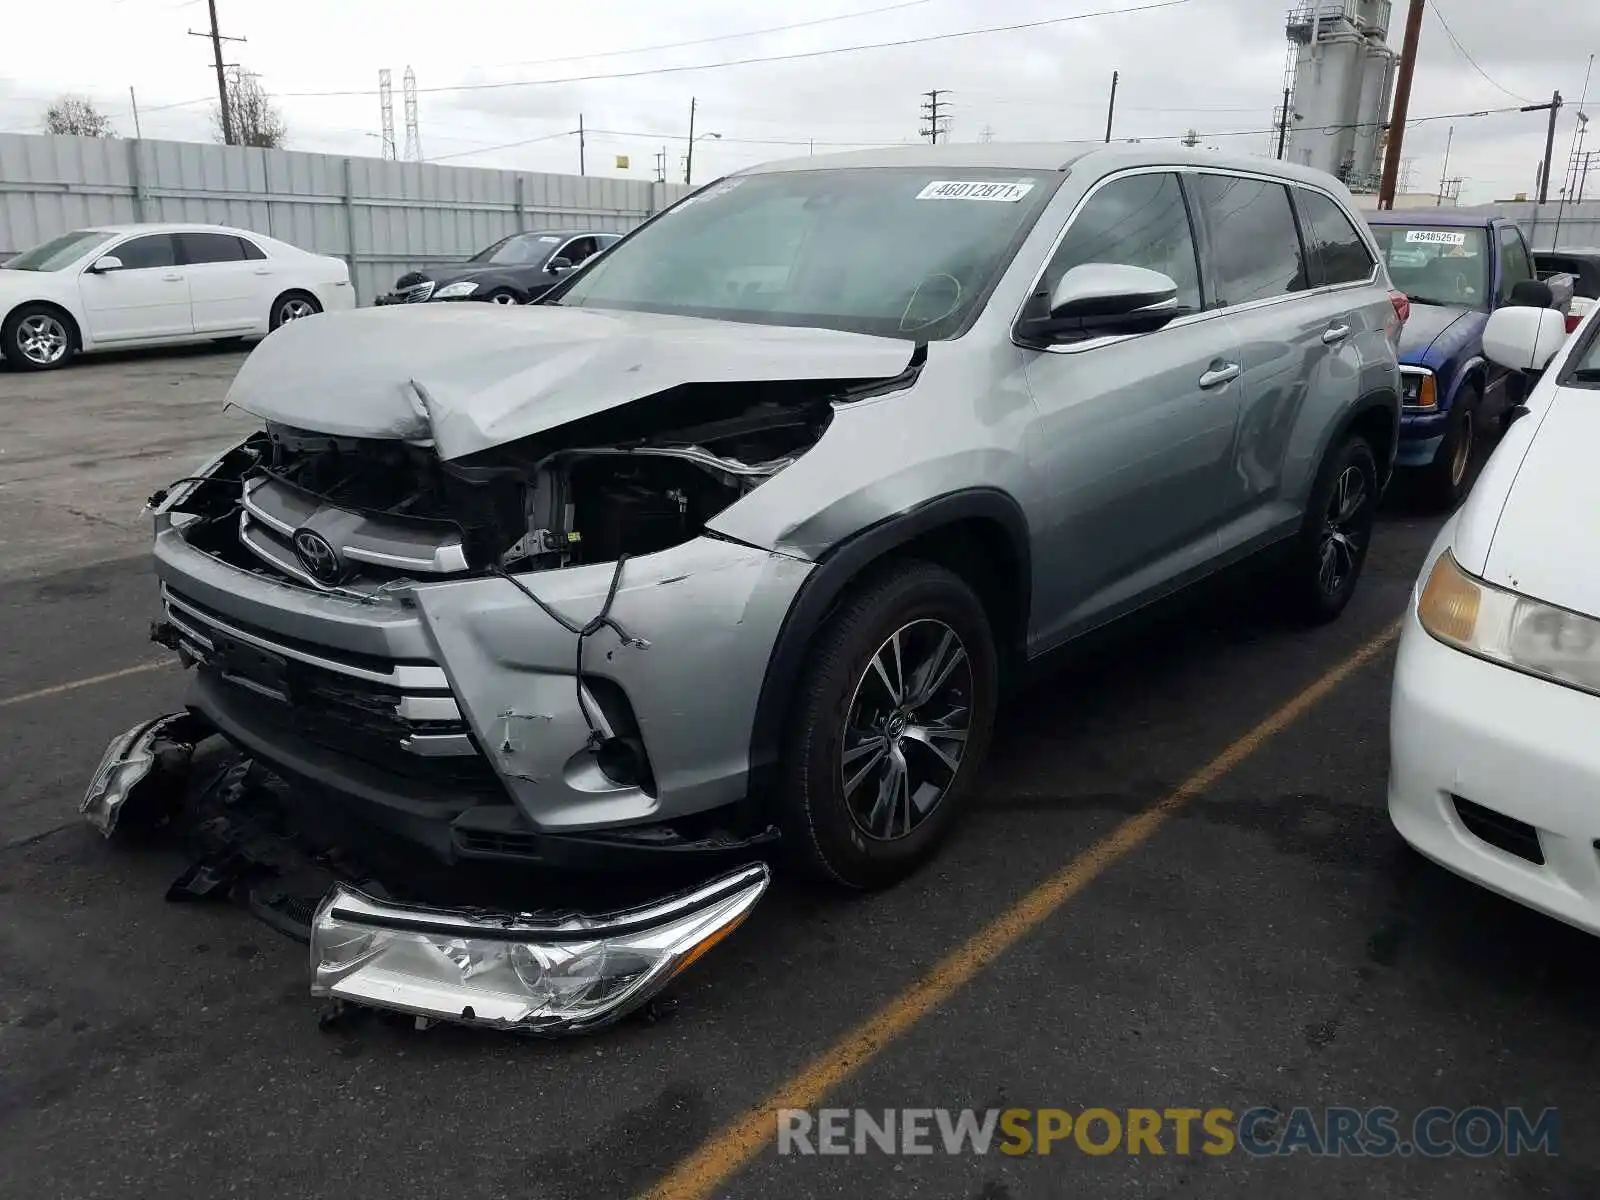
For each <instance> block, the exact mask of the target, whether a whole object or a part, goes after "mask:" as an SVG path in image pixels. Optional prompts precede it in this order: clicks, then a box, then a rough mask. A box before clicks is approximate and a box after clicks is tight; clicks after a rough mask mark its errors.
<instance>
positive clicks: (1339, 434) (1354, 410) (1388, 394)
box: [1319, 388, 1400, 488]
mask: <svg viewBox="0 0 1600 1200" xmlns="http://www.w3.org/2000/svg"><path fill="white" fill-rule="evenodd" d="M1374 410H1381V411H1384V412H1387V413H1388V414H1389V417H1390V428H1389V454H1388V457H1387V458H1381V457H1380V456H1379V455H1378V454H1376V453H1374V454H1373V458H1375V459H1377V460H1378V486H1379V487H1380V488H1382V487H1384V486H1386V485H1387V484H1388V482H1389V479H1390V477H1391V476H1392V475H1393V474H1394V459H1395V455H1396V454H1397V453H1399V450H1400V396H1399V394H1398V393H1396V392H1392V391H1390V390H1389V389H1388V388H1378V389H1376V390H1374V391H1371V392H1368V393H1367V394H1366V395H1364V396H1362V397H1361V398H1360V399H1359V400H1357V401H1356V402H1355V403H1354V404H1353V405H1351V406H1350V411H1349V412H1348V413H1346V414H1345V418H1344V420H1343V421H1341V422H1340V423H1339V426H1338V428H1337V429H1335V430H1334V434H1333V436H1332V437H1331V438H1329V439H1328V443H1327V445H1325V446H1323V448H1322V458H1321V461H1326V459H1327V457H1328V455H1329V454H1330V453H1332V451H1333V449H1334V447H1335V446H1338V445H1341V444H1342V443H1343V442H1344V440H1345V438H1347V437H1349V436H1350V431H1351V430H1352V429H1354V428H1355V427H1356V425H1357V423H1358V422H1360V420H1361V419H1362V418H1363V417H1365V416H1366V415H1367V414H1368V413H1369V412H1373V411H1374ZM1373 449H1374V451H1376V449H1377V447H1374V448H1373ZM1319 469H1320V468H1319Z"/></svg>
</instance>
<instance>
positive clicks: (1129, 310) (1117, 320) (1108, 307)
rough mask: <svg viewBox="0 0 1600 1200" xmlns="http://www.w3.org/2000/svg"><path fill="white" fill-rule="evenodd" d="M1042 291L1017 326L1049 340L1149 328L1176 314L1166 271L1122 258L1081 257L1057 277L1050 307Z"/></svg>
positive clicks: (1172, 287)
mask: <svg viewBox="0 0 1600 1200" xmlns="http://www.w3.org/2000/svg"><path fill="white" fill-rule="evenodd" d="M1045 303H1046V302H1045V301H1044V297H1043V294H1042V293H1041V294H1040V295H1038V296H1035V297H1034V298H1033V300H1032V301H1031V306H1032V307H1033V310H1034V311H1033V313H1032V315H1030V316H1026V317H1024V318H1023V320H1022V322H1021V323H1020V332H1021V333H1023V334H1024V335H1026V336H1028V337H1034V338H1041V339H1044V340H1047V341H1064V340H1065V341H1076V340H1081V339H1083V338H1088V337H1102V336H1106V335H1109V334H1126V333H1149V332H1152V331H1154V330H1157V329H1160V328H1161V327H1162V326H1163V325H1165V324H1166V323H1167V322H1169V321H1171V320H1172V319H1173V318H1174V317H1176V316H1178V315H1179V314H1180V313H1181V312H1182V310H1181V309H1180V308H1179V307H1178V285H1177V283H1175V282H1174V281H1173V280H1172V278H1171V277H1170V276H1167V275H1163V274H1162V273H1161V272H1160V271H1150V270H1146V269H1145V268H1144V267H1130V266H1126V265H1124V264H1121V263H1084V264H1083V265H1081V266H1077V267H1073V268H1072V269H1071V270H1070V271H1068V272H1067V273H1066V274H1065V275H1063V276H1062V277H1061V281H1060V282H1059V283H1057V284H1056V286H1055V290H1054V291H1053V292H1051V294H1050V297H1049V300H1048V305H1049V307H1048V311H1045V312H1041V311H1039V310H1040V309H1041V308H1043V307H1044V304H1045Z"/></svg>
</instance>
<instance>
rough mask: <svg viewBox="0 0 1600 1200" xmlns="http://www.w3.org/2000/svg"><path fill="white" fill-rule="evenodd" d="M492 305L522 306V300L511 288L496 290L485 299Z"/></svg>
mask: <svg viewBox="0 0 1600 1200" xmlns="http://www.w3.org/2000/svg"><path fill="white" fill-rule="evenodd" d="M484 299H485V300H486V301H488V302H489V303H490V304H521V303H522V299H521V297H519V296H518V295H517V294H516V293H515V292H513V291H512V290H511V289H510V288H495V290H494V291H492V292H490V293H489V294H488V295H487V296H485V297H484Z"/></svg>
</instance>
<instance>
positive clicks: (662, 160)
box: [656, 146, 667, 183]
mask: <svg viewBox="0 0 1600 1200" xmlns="http://www.w3.org/2000/svg"><path fill="white" fill-rule="evenodd" d="M666 181H667V148H666V147H665V146H663V147H661V149H660V150H658V151H657V152H656V182H657V183H665V182H666Z"/></svg>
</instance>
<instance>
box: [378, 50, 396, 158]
mask: <svg viewBox="0 0 1600 1200" xmlns="http://www.w3.org/2000/svg"><path fill="white" fill-rule="evenodd" d="M378 106H379V107H380V108H381V109H382V110H383V157H384V158H386V159H388V160H389V161H391V162H393V161H394V157H395V153H394V86H393V84H391V83H390V82H389V68H388V67H384V68H383V70H381V71H379V72H378Z"/></svg>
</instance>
